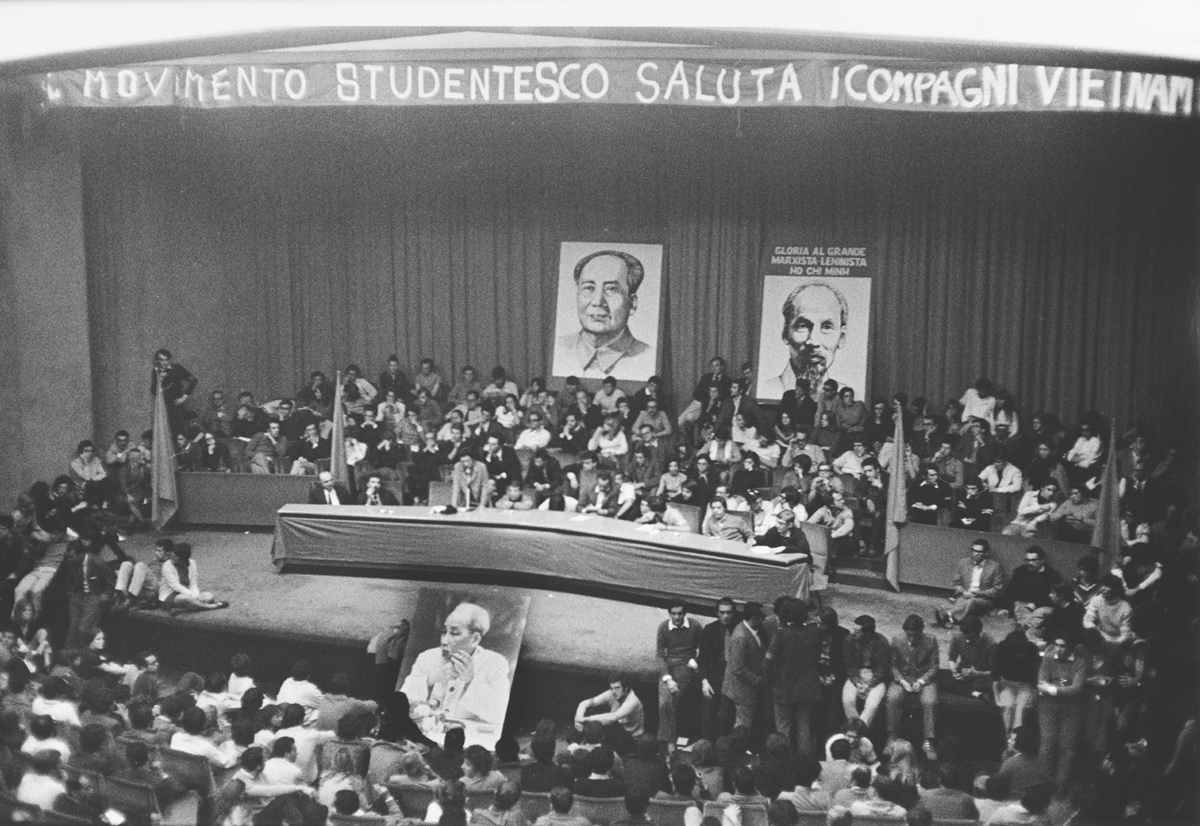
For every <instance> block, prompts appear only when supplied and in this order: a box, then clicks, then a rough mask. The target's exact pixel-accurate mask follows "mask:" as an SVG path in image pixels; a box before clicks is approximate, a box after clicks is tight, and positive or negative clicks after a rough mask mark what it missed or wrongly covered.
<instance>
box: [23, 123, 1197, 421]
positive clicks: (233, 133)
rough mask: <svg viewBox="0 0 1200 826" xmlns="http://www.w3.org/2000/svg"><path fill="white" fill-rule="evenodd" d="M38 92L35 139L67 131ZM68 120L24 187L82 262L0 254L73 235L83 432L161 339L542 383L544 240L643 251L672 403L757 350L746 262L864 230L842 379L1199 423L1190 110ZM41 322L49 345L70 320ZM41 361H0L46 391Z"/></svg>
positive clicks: (184, 349) (548, 270)
mask: <svg viewBox="0 0 1200 826" xmlns="http://www.w3.org/2000/svg"><path fill="white" fill-rule="evenodd" d="M58 114H59V113H54V114H52V115H51V116H50V118H49V122H48V123H47V124H46V127H45V128H47V129H48V130H49V132H50V133H51V134H53V135H58V134H59V133H60V132H64V131H69V129H68V127H67V123H66V122H65V121H60V120H58V117H57V115H58ZM82 120H83V122H84V124H85V128H83V129H82V130H81V131H80V145H79V151H78V155H77V156H73V157H72V158H70V159H69V162H67V163H64V164H63V165H62V167H61V168H58V167H55V168H54V169H53V170H51V169H50V168H49V167H47V168H43V167H40V166H38V162H37V161H36V159H34V158H22V159H18V165H19V166H21V175H22V176H24V177H26V178H28V177H30V176H33V175H35V174H36V172H37V170H39V169H41V170H42V172H43V173H50V172H53V173H54V177H55V178H56V181H55V183H54V185H53V186H52V187H51V190H52V192H68V191H71V187H72V186H74V187H76V190H75V191H76V192H77V191H78V187H79V186H80V183H79V181H78V179H77V177H76V176H78V175H79V174H80V170H82V196H83V198H82V200H83V210H82V222H83V232H84V238H83V241H82V243H80V242H79V240H78V238H79V236H78V228H77V229H76V235H75V236H70V235H69V234H68V235H67V236H66V237H65V238H64V239H62V240H63V241H64V244H69V242H70V241H71V239H72V238H74V239H75V242H76V243H75V244H74V246H71V247H69V248H66V247H64V249H63V250H62V251H60V252H56V253H55V254H56V255H59V256H62V257H64V258H69V259H71V263H72V266H73V267H74V269H72V267H65V268H60V267H56V266H51V260H50V259H48V260H46V261H45V262H43V263H42V264H41V266H40V267H34V266H33V265H32V264H31V263H24V264H23V265H22V267H21V268H20V269H18V270H14V272H15V273H16V280H17V281H22V282H23V281H25V280H26V279H25V277H24V274H25V273H28V274H29V280H31V281H34V282H37V281H40V278H41V277H45V278H50V281H49V284H51V285H53V286H55V287H57V285H58V283H59V281H60V280H65V281H67V282H70V283H68V284H67V285H66V286H67V289H68V290H71V289H74V290H75V292H74V293H71V294H72V295H73V296H74V297H76V298H82V296H80V295H79V292H78V290H79V287H80V285H79V284H78V283H76V282H75V281H73V280H72V278H73V276H72V273H76V274H77V273H78V268H79V259H80V257H81V256H83V255H84V252H85V251H86V271H87V286H88V290H87V301H86V302H82V301H81V302H80V305H79V306H80V307H84V306H86V307H87V312H86V313H84V312H83V311H82V310H73V311H72V312H71V313H69V314H68V322H69V323H83V322H86V328H85V329H84V330H83V331H82V333H83V335H82V336H74V335H73V336H71V339H72V343H73V344H77V343H78V342H79V341H83V342H85V343H86V342H87V340H88V338H89V334H88V333H89V330H90V339H91V342H92V345H93V346H92V364H93V365H94V366H95V370H94V372H93V374H92V375H94V376H95V383H94V384H95V386H94V391H93V392H92V397H93V399H94V426H95V429H96V432H97V433H98V434H102V436H103V438H105V439H107V438H108V437H109V436H110V434H111V432H112V430H114V429H116V428H117V427H125V428H127V429H129V430H131V431H134V430H135V429H141V428H143V427H144V426H146V425H147V424H148V422H149V418H150V407H149V397H148V393H147V386H146V385H147V372H148V367H149V360H150V354H151V352H152V351H153V350H154V349H155V348H157V347H160V346H166V347H169V348H170V349H171V350H173V351H174V353H175V354H176V357H177V359H178V360H179V361H180V362H182V363H183V364H185V365H186V366H188V367H189V368H190V369H192V371H193V372H195V373H196V374H197V375H198V376H199V377H200V380H201V387H200V391H201V393H202V394H207V392H208V391H209V390H211V389H213V388H214V387H221V388H224V389H226V390H228V391H236V390H237V389H240V388H249V389H253V390H254V391H256V393H257V394H258V396H259V398H271V397H276V396H279V395H284V394H290V393H293V392H295V390H296V388H297V387H298V386H299V383H300V381H301V379H302V377H303V376H304V375H305V374H306V373H307V372H308V371H309V370H312V369H322V370H325V371H326V372H327V373H332V371H333V370H334V369H336V368H340V367H344V366H345V365H346V364H347V363H349V362H351V361H355V362H357V363H359V364H361V365H362V366H363V367H364V368H366V370H367V372H368V374H369V375H370V374H375V373H377V372H378V370H379V369H380V368H381V367H382V365H383V362H384V360H385V358H386V356H387V355H388V354H389V353H391V352H397V353H399V355H400V356H401V358H402V359H403V360H404V361H405V362H406V363H409V364H414V363H415V362H416V361H417V360H418V359H419V358H420V357H421V356H424V355H432V356H433V357H434V358H435V359H437V360H438V362H439V364H440V365H441V367H442V370H443V373H444V374H446V375H448V376H449V375H452V374H453V373H454V372H455V371H456V370H457V369H458V368H459V367H461V366H462V365H463V364H465V363H468V362H469V363H473V364H475V365H476V366H478V367H480V368H481V369H482V370H484V371H487V370H490V368H491V367H492V366H493V365H494V364H503V365H505V366H506V367H508V368H509V369H510V372H514V373H516V375H517V377H518V379H519V380H521V381H524V380H525V379H527V378H528V377H529V376H531V375H544V374H545V373H546V371H547V370H548V368H549V364H550V356H551V339H552V334H553V330H552V327H553V318H554V301H555V295H554V290H555V284H556V279H557V253H558V245H559V243H560V242H561V241H565V240H585V241H587V240H611V241H614V242H619V241H626V242H644V243H661V244H663V245H664V247H665V253H666V263H665V279H664V284H665V287H664V290H665V291H664V301H663V306H664V307H665V308H666V309H665V311H664V312H665V317H664V320H663V325H662V329H663V335H664V340H663V342H662V346H661V347H660V353H661V357H662V364H661V372H662V373H663V375H664V376H665V377H666V380H667V384H668V388H669V390H670V392H671V394H672V398H673V400H675V401H676V402H678V401H679V400H681V399H684V398H685V397H686V396H687V394H688V393H689V392H690V387H691V384H692V383H693V382H694V380H695V377H696V376H697V375H698V374H699V373H700V372H701V371H702V370H703V369H704V365H705V363H706V362H707V359H708V358H709V357H710V356H711V355H713V354H718V353H719V354H723V355H725V356H726V357H727V358H729V359H730V360H731V361H733V362H734V363H735V364H736V363H737V362H740V361H742V360H744V359H747V358H750V357H752V354H754V353H756V352H757V346H758V342H757V337H758V326H759V325H758V313H759V301H760V293H759V290H760V288H761V278H760V272H759V268H758V261H759V260H760V259H761V256H762V253H763V252H764V245H766V244H769V243H773V242H774V239H780V238H784V239H797V240H801V241H808V242H813V243H824V244H831V243H838V244H846V243H864V244H866V245H868V246H869V248H870V249H871V250H872V251H873V255H874V269H875V272H876V273H877V281H876V284H875V287H874V290H873V301H874V306H873V310H872V319H871V325H872V340H871V348H870V356H871V365H870V369H869V375H868V384H869V387H868V388H866V393H865V395H877V394H884V393H889V392H891V391H893V390H897V389H905V390H907V391H908V392H909V393H910V395H917V394H923V395H926V396H928V397H930V398H931V399H935V400H937V401H938V402H939V403H940V402H941V401H944V400H945V399H946V398H950V397H957V396H958V395H960V394H961V392H962V390H963V388H964V387H965V386H966V385H967V384H968V383H970V382H971V381H973V380H974V379H975V378H976V377H977V376H978V375H981V374H984V375H988V376H990V377H991V378H992V379H993V380H994V381H995V382H997V383H998V384H999V385H1001V386H1004V387H1008V388H1010V389H1012V390H1013V392H1014V393H1015V394H1016V396H1017V398H1018V400H1019V403H1020V404H1021V406H1022V408H1023V409H1025V410H1026V411H1029V410H1031V409H1049V410H1052V411H1055V412H1057V413H1059V414H1060V415H1061V416H1062V417H1063V418H1064V419H1067V420H1069V421H1070V420H1074V419H1075V418H1076V417H1077V415H1078V414H1079V413H1080V412H1081V411H1083V410H1086V409H1092V408H1094V409H1098V410H1101V411H1103V412H1106V413H1116V414H1117V415H1118V416H1119V417H1120V418H1121V420H1122V421H1123V422H1127V421H1129V420H1130V419H1131V418H1132V417H1135V416H1137V417H1140V418H1143V419H1145V420H1147V421H1149V422H1150V423H1152V424H1153V425H1154V427H1155V428H1156V429H1157V430H1158V432H1160V433H1163V432H1174V433H1185V434H1187V436H1188V437H1191V438H1194V430H1195V428H1194V427H1193V426H1192V425H1191V422H1193V421H1194V418H1195V414H1196V412H1197V410H1196V404H1195V399H1194V395H1195V394H1194V387H1195V385H1194V382H1193V379H1192V377H1193V376H1194V375H1195V364H1196V358H1195V353H1194V350H1193V347H1192V346H1191V340H1190V338H1189V336H1190V335H1191V333H1190V330H1191V328H1192V327H1193V326H1194V323H1193V319H1194V317H1195V315H1194V313H1195V295H1196V291H1195V289H1194V284H1195V279H1196V274H1197V270H1196V254H1195V246H1194V244H1193V243H1192V238H1193V231H1192V230H1193V227H1194V226H1195V224H1196V221H1197V216H1198V215H1200V211H1198V209H1197V203H1196V198H1197V192H1196V186H1195V181H1196V180H1197V171H1198V168H1200V164H1198V163H1197V146H1198V145H1200V142H1198V141H1197V137H1198V136H1200V130H1198V129H1197V127H1196V126H1194V125H1191V124H1188V123H1182V122H1180V123H1177V122H1174V121H1168V120H1165V119H1149V118H1141V119H1138V118H1123V117H1120V116H1097V115H1070V114H1061V113H1060V114H1047V113H1038V114H1030V115H1019V114H1004V115H999V114H991V115H969V114H944V115H934V116H930V115H920V114H908V113H896V112H868V111H863V112H857V111H823V110H815V109H809V110H804V111H798V112H789V111H773V110H772V111H744V112H740V113H738V112H732V111H716V112H714V111H707V110H705V111H699V110H688V109H667V108H663V109H654V110H651V109H640V108H639V109H627V108H621V107H596V108H587V107H566V106H564V107H554V108H551V109H537V110H528V109H519V108H504V109H501V108H495V109H488V108H482V107H474V108H470V109H439V110H417V109H404V110H392V111H386V112H383V111H358V110H355V111H343V110H337V109H328V110H313V111H286V112H280V111H229V112H220V111H214V112H188V111H177V110H171V111H144V112H140V111H131V112H88V113H84V114H83V115H82ZM55 140H56V141H61V140H65V138H62V137H59V138H56V139H55ZM51 145H57V144H56V143H55V141H51ZM43 151H45V152H51V155H52V156H53V150H51V149H46V150H40V149H39V152H43ZM67 153H68V154H70V152H69V150H68V151H67ZM38 157H41V156H40V155H39V156H38ZM51 166H53V165H51ZM41 197H42V200H43V203H42V206H41V209H42V210H43V211H48V210H50V209H51V208H57V207H58V206H63V205H62V204H57V203H55V202H54V199H53V197H52V195H51V194H46V195H43V196H41ZM29 208H30V209H33V207H29ZM58 220H63V221H65V220H66V219H62V218H60V219H58ZM75 220H78V214H77V212H76V217H75ZM56 240H57V239H56ZM20 246H22V248H23V251H22V255H23V256H26V257H27V258H31V259H33V258H40V257H41V256H42V255H43V254H44V253H46V252H47V250H46V246H47V244H46V243H45V239H43V240H42V241H41V242H40V244H39V242H38V241H36V240H34V239H27V238H22V239H21V241H20ZM60 269H61V270H62V271H61V272H60ZM25 289H30V290H32V289H35V288H34V287H29V286H27V287H25ZM48 316H53V314H48V313H43V314H42V315H41V316H38V318H39V319H40V320H41V321H42V322H43V323H44V327H43V325H42V324H38V325H36V326H38V328H39V331H38V334H39V335H40V337H41V340H42V341H43V342H44V341H45V340H46V339H49V338H53V337H56V336H58V335H59V334H60V331H61V329H62V324H61V323H60V322H59V321H58V319H57V317H53V318H51V317H48ZM81 319H82V320H81ZM4 335H5V336H6V337H7V336H9V335H10V333H9V332H7V331H6V332H5V333H4ZM22 349H23V350H24V349H25V348H24V347H22ZM48 352H53V353H54V355H55V356H59V355H60V353H59V352H57V351H53V350H51V351H48ZM72 352H74V351H72ZM84 353H85V355H84V357H83V358H82V359H80V360H79V361H78V366H79V367H85V366H86V365H87V364H88V360H87V357H86V350H85V351H84ZM75 355H78V354H77V353H75ZM53 375H54V377H55V380H57V379H58V376H59V374H58V373H57V372H55V373H54V374H53ZM48 377H49V374H48V371H44V372H41V373H40V374H39V373H38V371H31V372H29V373H24V374H22V376H21V377H19V379H18V383H19V385H20V387H21V390H22V392H23V393H27V394H32V393H35V392H43V393H44V392H46V391H45V390H36V391H35V390H34V389H33V387H34V385H37V384H51V385H53V384H54V382H53V381H49V380H48ZM81 386H82V385H81ZM678 406H679V405H678V404H676V407H678ZM90 409H93V408H89V410H90ZM81 410H82V408H81ZM83 412H84V413H87V412H88V411H83ZM75 438H76V436H75V435H74V431H72V435H71V436H70V437H69V438H62V439H61V440H60V441H62V442H66V441H71V442H73V441H74V439H75Z"/></svg>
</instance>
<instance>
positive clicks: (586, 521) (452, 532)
mask: <svg viewBox="0 0 1200 826" xmlns="http://www.w3.org/2000/svg"><path fill="white" fill-rule="evenodd" d="M271 555H272V558H273V559H274V561H275V563H276V564H277V565H278V566H279V567H280V569H281V570H286V571H294V570H303V571H312V572H320V573H346V574H356V575H363V576H371V577H397V578H407V577H418V578H422V579H430V578H447V579H448V580H449V581H452V582H457V581H464V580H465V581H470V582H480V581H482V582H485V583H486V584H495V585H515V586H518V587H546V586H549V587H555V588H563V589H565V590H569V591H572V592H576V593H583V594H588V595H600V596H609V597H614V598H616V599H619V600H623V601H626V602H645V601H650V602H656V601H661V600H664V599H667V598H669V597H672V596H675V595H686V596H687V597H688V598H689V600H691V601H692V602H694V604H695V605H697V606H705V607H708V608H713V609H715V607H716V603H717V600H719V599H720V598H721V597H722V596H725V595H732V596H733V597H734V598H735V599H737V600H739V601H749V600H758V601H760V602H765V603H769V602H771V601H772V600H773V599H774V598H775V597H777V596H780V595H782V594H789V595H801V596H807V595H808V586H809V582H810V581H811V576H812V575H811V571H810V569H809V565H808V563H807V562H804V561H802V560H803V558H802V557H800V556H799V555H797V554H780V553H774V552H772V551H770V550H769V549H766V548H756V547H753V546H748V545H745V544H743V543H740V542H731V541H728V540H723V539H715V538H713V537H708V536H701V535H699V534H693V533H680V532H677V531H657V530H652V529H651V528H649V527H647V526H643V525H636V524H634V523H632V522H623V521H620V520H616V519H609V518H605V517H602V516H596V515H594V514H577V513H556V512H549V511H547V512H542V511H511V510H496V509H492V508H487V509H481V510H475V511H467V512H459V513H455V514H452V515H446V514H435V513H432V512H431V511H430V509H429V508H425V507H407V508H406V507H386V508H380V507H367V506H357V505H356V506H342V505H337V506H334V505H285V506H284V507H282V508H280V510H279V513H278V515H277V517H276V528H275V538H274V544H273V546H272V549H271Z"/></svg>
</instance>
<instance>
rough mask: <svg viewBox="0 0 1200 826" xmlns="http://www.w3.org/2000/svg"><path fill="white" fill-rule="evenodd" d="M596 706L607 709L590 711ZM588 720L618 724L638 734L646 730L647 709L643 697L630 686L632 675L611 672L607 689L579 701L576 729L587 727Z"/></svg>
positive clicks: (637, 735) (603, 723)
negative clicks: (643, 703) (590, 712)
mask: <svg viewBox="0 0 1200 826" xmlns="http://www.w3.org/2000/svg"><path fill="white" fill-rule="evenodd" d="M593 708H606V709H607V710H606V711H601V712H597V713H593V714H589V713H588V711H589V710H590V709H593ZM588 722H597V723H600V724H601V725H605V726H609V725H617V726H620V727H621V728H623V729H625V731H627V732H629V733H630V734H631V735H632V736H634V737H641V736H642V735H643V734H645V725H646V712H645V709H644V708H643V706H642V701H641V699H639V698H638V696H637V695H636V694H634V693H633V689H632V688H630V686H629V678H628V677H626V676H625V675H623V674H613V675H611V676H609V678H608V690H607V691H603V692H601V693H599V694H597V695H596V696H595V697H591V698H589V699H586V700H583V701H581V702H580V703H579V706H578V707H577V708H576V709H575V728H576V730H578V731H583V727H584V725H585V724H586V723H588Z"/></svg>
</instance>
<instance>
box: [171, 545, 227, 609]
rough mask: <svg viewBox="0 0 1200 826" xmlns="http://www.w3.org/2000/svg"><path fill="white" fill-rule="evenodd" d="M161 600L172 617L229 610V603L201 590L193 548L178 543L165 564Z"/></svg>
mask: <svg viewBox="0 0 1200 826" xmlns="http://www.w3.org/2000/svg"><path fill="white" fill-rule="evenodd" d="M158 601H159V602H160V603H161V604H162V605H163V607H165V608H167V609H168V610H169V611H170V612H171V614H172V615H176V614H182V613H185V612H188V611H213V610H216V609H218V608H228V607H229V603H228V602H224V601H222V600H219V599H217V598H216V597H214V596H213V593H212V591H201V590H200V585H199V574H198V569H197V567H196V560H194V559H192V546H191V545H189V544H188V543H186V542H179V543H177V544H176V545H175V549H174V551H172V553H171V555H170V557H169V558H168V559H167V560H166V561H165V562H163V564H162V576H161V577H160V581H159V586H158Z"/></svg>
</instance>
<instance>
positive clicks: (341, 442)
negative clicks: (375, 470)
mask: <svg viewBox="0 0 1200 826" xmlns="http://www.w3.org/2000/svg"><path fill="white" fill-rule="evenodd" d="M334 375H335V376H336V377H337V385H336V387H337V389H336V390H334V392H333V435H332V436H331V437H330V439H331V441H332V444H330V446H329V448H330V449H329V472H330V473H332V474H333V481H334V483H335V484H337V483H339V482H340V483H341V484H343V485H345V486H346V489H347V490H349V489H350V472H349V469H348V468H347V467H346V412H345V410H343V409H342V371H341V370H338V371H337V372H336V373H335V374H334Z"/></svg>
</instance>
